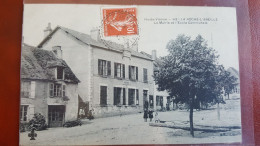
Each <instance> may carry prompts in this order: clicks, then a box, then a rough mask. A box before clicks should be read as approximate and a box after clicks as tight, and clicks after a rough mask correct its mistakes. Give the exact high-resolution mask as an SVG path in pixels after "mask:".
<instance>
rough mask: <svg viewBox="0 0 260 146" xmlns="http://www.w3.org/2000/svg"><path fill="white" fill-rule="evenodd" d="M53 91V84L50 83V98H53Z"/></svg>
mask: <svg viewBox="0 0 260 146" xmlns="http://www.w3.org/2000/svg"><path fill="white" fill-rule="evenodd" d="M53 91H54V84H53V83H50V97H53V96H54V95H53Z"/></svg>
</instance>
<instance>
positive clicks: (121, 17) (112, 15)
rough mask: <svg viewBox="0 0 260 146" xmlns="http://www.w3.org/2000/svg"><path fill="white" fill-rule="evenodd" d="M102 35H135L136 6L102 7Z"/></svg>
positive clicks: (136, 30)
mask: <svg viewBox="0 0 260 146" xmlns="http://www.w3.org/2000/svg"><path fill="white" fill-rule="evenodd" d="M102 13H103V27H104V36H120V35H137V34H138V26H137V18H136V8H135V7H131V8H104V9H103V10H102Z"/></svg>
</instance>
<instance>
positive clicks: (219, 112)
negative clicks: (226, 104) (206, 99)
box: [217, 103, 220, 120]
mask: <svg viewBox="0 0 260 146" xmlns="http://www.w3.org/2000/svg"><path fill="white" fill-rule="evenodd" d="M217 111H218V120H220V108H219V103H218V109H217Z"/></svg>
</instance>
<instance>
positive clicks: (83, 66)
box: [42, 29, 92, 101]
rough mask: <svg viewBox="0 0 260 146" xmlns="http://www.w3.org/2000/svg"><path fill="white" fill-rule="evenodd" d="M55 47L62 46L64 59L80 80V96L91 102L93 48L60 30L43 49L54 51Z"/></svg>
mask: <svg viewBox="0 0 260 146" xmlns="http://www.w3.org/2000/svg"><path fill="white" fill-rule="evenodd" d="M53 46H61V50H62V57H63V59H64V60H65V61H66V63H67V64H68V65H69V67H70V68H71V69H72V71H73V72H74V74H75V75H76V76H77V77H78V79H79V80H80V83H79V84H78V85H79V86H78V92H79V95H80V96H81V98H82V99H83V100H84V101H89V99H90V96H91V82H90V80H91V57H92V54H91V51H92V49H91V47H89V46H88V45H86V44H84V43H82V42H80V41H78V40H77V39H76V38H74V37H72V36H71V35H70V34H67V33H65V32H64V31H63V30H60V29H59V30H58V31H57V32H56V33H54V35H53V36H52V38H51V39H50V40H49V41H47V42H46V43H45V44H44V45H43V47H42V48H43V49H46V50H52V47H53Z"/></svg>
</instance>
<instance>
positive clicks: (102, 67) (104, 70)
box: [98, 59, 111, 76]
mask: <svg viewBox="0 0 260 146" xmlns="http://www.w3.org/2000/svg"><path fill="white" fill-rule="evenodd" d="M98 74H99V75H101V76H110V75H111V61H106V60H101V59H98Z"/></svg>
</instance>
